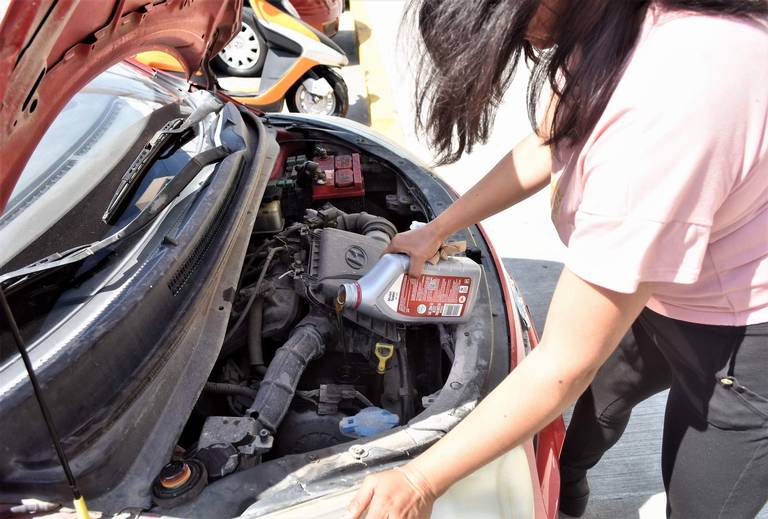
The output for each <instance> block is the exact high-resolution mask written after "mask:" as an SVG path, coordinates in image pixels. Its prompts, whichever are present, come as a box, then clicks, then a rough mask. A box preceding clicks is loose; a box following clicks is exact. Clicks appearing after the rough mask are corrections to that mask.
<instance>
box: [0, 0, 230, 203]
mask: <svg viewBox="0 0 768 519" xmlns="http://www.w3.org/2000/svg"><path fill="white" fill-rule="evenodd" d="M241 6H242V0H58V1H56V0H11V2H10V5H9V6H8V9H7V11H6V13H5V16H4V17H3V19H2V22H0V143H2V149H0V153H1V154H2V159H0V213H2V211H3V209H4V208H5V205H6V203H7V201H8V198H9V197H10V195H11V192H12V191H13V187H14V186H15V185H16V181H17V180H18V177H19V175H20V174H21V172H22V170H23V168H24V165H25V164H26V162H27V160H28V159H29V157H30V155H31V154H32V152H33V151H34V149H35V147H36V146H37V143H38V142H39V140H40V139H41V138H42V136H43V135H44V134H45V131H46V130H47V129H48V127H49V126H50V124H51V123H52V122H53V120H54V118H55V117H56V115H57V114H58V113H59V112H60V111H61V109H62V108H63V107H64V106H65V105H66V103H67V102H68V101H69V99H70V98H71V97H72V96H73V95H74V94H75V93H76V92H78V91H79V90H80V89H81V88H82V87H83V86H85V85H86V84H87V83H88V82H89V81H90V80H91V79H93V78H94V77H95V76H96V75H98V74H99V73H100V72H102V71H104V70H106V69H107V68H109V67H110V66H111V65H113V64H115V63H117V62H118V61H120V60H123V59H125V58H127V57H130V56H133V55H134V54H137V53H139V52H143V51H147V50H162V51H166V52H168V53H170V54H172V55H173V56H174V57H176V58H177V59H178V60H179V62H180V63H181V64H182V65H183V66H184V68H185V70H186V71H187V75H188V76H189V75H191V74H192V73H193V72H195V71H197V70H202V71H203V75H202V81H203V83H204V84H203V86H205V87H208V86H210V84H211V83H210V74H209V73H208V64H207V62H208V60H209V59H210V58H211V57H213V56H215V55H216V54H217V53H218V52H219V51H220V50H221V49H222V48H223V47H224V46H225V45H226V43H227V42H228V41H229V40H230V38H231V37H232V35H233V34H235V32H236V30H237V29H239V27H240V11H241ZM0 15H1V13H0Z"/></svg>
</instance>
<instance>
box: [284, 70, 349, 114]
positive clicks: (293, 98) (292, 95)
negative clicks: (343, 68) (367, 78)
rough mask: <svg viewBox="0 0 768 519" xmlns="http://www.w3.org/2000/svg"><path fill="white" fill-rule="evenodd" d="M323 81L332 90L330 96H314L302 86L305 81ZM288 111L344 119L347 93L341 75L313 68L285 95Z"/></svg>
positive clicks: (346, 109) (333, 71)
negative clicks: (334, 116)
mask: <svg viewBox="0 0 768 519" xmlns="http://www.w3.org/2000/svg"><path fill="white" fill-rule="evenodd" d="M309 78H311V79H325V80H326V81H327V82H328V84H329V85H330V86H331V89H332V90H333V95H332V96H330V95H329V96H314V95H312V94H311V93H310V92H309V91H308V90H307V88H306V87H305V86H304V81H305V80H307V79H309ZM285 104H286V105H287V106H288V110H289V111H291V112H296V113H305V114H312V115H336V116H338V117H345V116H346V115H347V111H348V110H349V92H348V91H347V84H346V83H345V82H344V78H343V77H341V74H339V73H338V72H336V71H335V70H333V69H330V68H327V67H315V68H314V69H312V70H310V71H309V72H307V74H305V75H304V76H303V77H302V78H301V79H300V80H299V81H297V82H296V83H295V84H294V85H293V86H292V87H291V88H290V89H289V90H288V93H287V94H286V95H285Z"/></svg>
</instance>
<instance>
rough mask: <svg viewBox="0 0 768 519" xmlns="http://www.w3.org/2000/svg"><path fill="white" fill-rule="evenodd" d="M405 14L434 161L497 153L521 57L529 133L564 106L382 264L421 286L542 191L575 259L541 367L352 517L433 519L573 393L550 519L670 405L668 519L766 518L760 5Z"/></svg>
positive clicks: (370, 492) (435, 1) (665, 459)
mask: <svg viewBox="0 0 768 519" xmlns="http://www.w3.org/2000/svg"><path fill="white" fill-rule="evenodd" d="M414 7H415V9H414ZM411 9H412V12H414V13H415V14H417V15H418V26H419V29H420V32H421V36H422V40H423V43H424V45H425V48H426V51H427V52H426V53H425V57H424V59H423V62H422V67H421V69H420V75H419V84H420V87H419V88H418V89H417V98H418V99H417V101H418V103H417V105H418V106H419V107H421V110H420V113H419V118H420V120H423V124H424V126H425V127H426V129H427V130H428V131H429V134H430V136H431V138H432V141H433V144H434V146H435V148H436V149H437V151H438V153H439V158H440V161H441V162H443V163H446V162H451V161H454V160H456V159H457V158H458V157H459V156H460V155H461V154H462V152H464V151H465V150H467V151H468V150H470V149H471V148H472V145H473V144H474V143H476V142H478V141H482V140H484V139H485V138H487V136H488V134H489V132H490V129H491V125H492V121H493V115H494V110H495V108H496V106H497V105H498V103H499V101H500V99H501V97H502V95H503V93H504V91H505V89H506V87H507V85H508V84H509V82H510V80H511V77H512V74H513V72H514V69H515V66H516V64H517V62H518V61H519V58H520V57H521V56H525V57H526V58H528V59H530V60H532V62H533V63H534V71H533V75H532V80H531V83H530V85H529V99H528V104H529V113H530V114H531V119H532V121H533V120H536V118H535V113H536V104H537V101H538V99H539V94H540V93H541V92H542V90H543V87H545V86H547V85H548V86H550V87H551V88H552V90H553V92H554V95H553V101H552V102H551V103H550V105H549V108H548V110H546V112H547V113H546V114H545V116H544V118H543V121H544V122H543V124H542V125H541V126H540V127H539V128H538V130H537V132H535V133H534V134H532V135H531V136H529V137H528V138H526V139H525V140H523V141H522V142H521V143H520V144H518V145H517V146H516V147H515V148H514V149H513V150H512V151H511V152H510V153H509V154H508V155H507V156H506V157H505V158H503V159H502V160H501V161H500V162H499V163H498V164H497V165H496V166H495V167H494V168H493V169H492V170H491V171H490V172H489V173H488V174H487V175H486V176H485V177H484V178H483V179H482V180H481V181H480V182H479V183H478V184H477V185H475V186H474V187H473V188H472V189H471V190H470V191H469V192H468V193H467V194H466V195H464V196H463V197H462V198H460V199H459V200H457V201H456V202H455V203H454V204H453V205H452V206H451V207H450V208H449V209H447V210H446V211H445V212H444V213H442V214H441V215H440V216H439V217H437V218H436V219H435V220H433V221H432V222H431V223H430V224H429V225H427V226H425V227H423V228H420V229H417V230H413V231H409V232H406V233H403V234H400V235H398V236H396V237H395V239H394V240H393V241H392V244H391V245H390V249H389V250H390V252H402V253H405V254H408V255H409V256H410V257H411V266H410V272H409V274H410V275H411V276H417V275H418V274H419V272H420V271H421V268H422V266H423V263H424V260H425V258H428V257H430V256H432V255H433V253H434V252H435V251H436V249H437V248H438V246H439V244H440V243H441V242H442V240H444V239H445V238H446V237H448V236H450V235H451V234H452V233H454V232H456V231H457V230H459V229H461V228H463V227H465V226H467V225H470V224H473V223H475V222H478V221H480V220H482V219H484V218H486V217H488V216H490V215H492V214H494V213H497V212H498V211H501V210H502V209H505V208H507V207H509V206H511V205H513V204H515V203H517V202H519V201H520V200H523V199H525V198H526V197H528V196H531V195H532V194H533V193H535V192H537V191H539V190H540V189H542V188H544V187H545V186H547V185H548V184H551V186H552V216H553V221H554V224H555V226H556V228H557V230H558V233H559V234H560V236H561V238H562V239H563V241H564V242H565V243H566V244H567V245H568V254H567V260H566V264H565V269H564V270H563V273H562V276H561V278H560V280H559V283H558V286H557V288H556V290H555V294H554V296H553V299H552V303H551V306H550V310H549V315H548V317H547V328H546V331H545V333H544V335H543V337H542V340H541V344H540V345H539V347H538V348H536V349H535V350H534V351H533V352H532V353H531V354H530V355H529V356H528V357H527V358H526V359H525V361H524V362H522V363H521V364H520V365H519V366H518V367H517V368H516V369H515V370H514V371H513V372H512V373H511V374H510V375H509V376H508V377H507V378H506V379H505V380H504V381H503V382H502V383H501V384H500V385H499V386H498V387H497V388H496V389H495V390H494V391H492V392H491V393H490V394H489V395H488V396H487V397H486V398H485V399H484V400H483V401H482V402H481V403H480V404H479V405H478V406H477V408H476V409H475V410H474V411H473V412H472V413H471V414H470V415H469V416H468V417H467V418H466V419H465V420H464V421H463V422H462V423H460V424H459V425H458V426H457V427H456V428H455V429H453V430H452V431H451V432H450V433H449V434H447V435H446V436H445V437H444V438H443V439H442V440H440V441H439V442H437V443H436V444H435V445H434V446H432V447H431V448H430V449H429V450H427V451H426V452H425V453H423V454H422V455H420V456H418V457H417V458H415V459H414V460H412V461H411V462H409V463H408V464H407V465H405V466H403V467H401V468H399V469H398V470H394V471H388V472H384V473H381V474H378V475H373V476H370V477H368V478H366V479H365V481H364V482H363V484H362V488H361V489H360V490H359V491H358V493H357V495H356V497H355V498H354V500H353V501H352V503H351V504H350V506H349V514H348V515H349V516H350V517H354V518H357V517H361V516H362V513H363V511H365V510H366V509H367V511H368V515H367V516H366V517H367V518H368V519H378V518H385V517H386V518H389V519H399V518H426V517H428V516H429V514H430V510H431V508H432V504H433V502H434V500H435V499H436V498H437V497H438V496H440V494H442V493H443V492H445V490H446V489H447V488H448V487H450V486H451V485H452V484H453V483H454V482H456V481H457V480H459V479H461V478H462V477H464V476H466V475H468V474H469V473H471V472H473V471H474V470H476V469H477V468H479V467H480V466H482V465H483V464H486V463H488V462H490V461H491V460H493V459H494V458H495V457H497V456H499V455H501V454H502V453H504V452H505V451H507V450H509V449H511V448H512V447H514V446H516V445H518V444H519V443H521V442H522V441H524V440H525V439H527V438H529V437H530V436H531V435H533V434H534V433H536V432H537V431H538V430H540V429H541V428H542V427H543V426H544V425H546V424H547V423H549V422H550V421H551V420H553V419H554V418H555V417H556V416H558V415H559V414H560V413H562V412H563V410H564V409H565V408H566V407H567V406H568V405H569V404H570V403H572V402H573V401H574V400H576V399H577V398H578V397H579V396H580V395H582V394H583V395H582V396H581V398H579V401H578V404H577V407H576V410H575V413H574V418H573V420H572V423H571V424H570V427H569V430H568V433H567V437H566V444H565V446H564V450H563V455H562V460H561V463H562V468H561V474H562V481H563V488H562V491H561V507H562V509H563V510H564V511H566V512H571V513H573V514H575V515H580V514H581V513H583V511H584V507H585V506H586V499H587V496H588V492H589V490H588V486H587V484H586V470H587V469H588V468H589V467H591V466H592V465H594V463H596V462H597V460H598V459H599V458H600V456H601V455H602V454H603V453H604V452H605V451H606V450H607V449H608V448H610V446H611V445H612V444H613V443H614V442H615V441H616V440H617V439H618V437H619V436H620V435H621V432H622V430H623V428H624V426H625V425H626V421H627V420H628V418H629V412H630V410H631V408H632V406H634V405H635V404H637V403H638V402H639V401H641V400H643V399H644V398H646V397H648V396H649V395H651V394H653V393H655V392H658V391H660V390H662V389H665V388H667V387H670V393H669V400H668V405H667V413H666V418H665V424H664V438H663V453H662V472H663V478H664V484H665V488H666V491H667V498H668V499H667V503H668V509H667V513H668V515H669V516H671V517H682V518H693V517H695V518H706V517H728V518H741V517H752V516H754V515H755V514H756V513H757V512H758V511H759V510H760V508H761V507H762V506H763V504H764V503H765V502H766V500H767V499H768V376H766V374H765V373H766V369H767V368H768V29H766V15H767V14H768V4H767V3H766V1H765V0H655V1H649V0H645V1H644V0H633V1H616V0H578V1H577V0H478V1H476V2H466V0H420V1H415V2H414V3H413V4H412V6H411ZM547 48H549V49H550V50H547V51H542V50H540V49H547ZM630 328H631V330H632V334H630V335H628V336H627V339H626V340H624V341H621V339H622V337H624V336H625V334H627V332H628V330H629V329H630ZM620 342H621V345H620V346H617V345H619V343H620ZM617 348H618V349H617ZM601 366H603V368H602V369H601ZM590 384H591V385H590ZM588 388H589V389H588ZM587 389H588V390H587ZM585 390H587V391H586V392H585ZM515 394H525V395H528V397H527V398H525V399H516V398H508V395H515ZM469 443H471V444H472V445H473V446H474V447H473V448H472V449H470V450H467V449H466V448H465V446H466V445H467V444H469ZM457 452H461V453H463V454H462V456H456V455H455V453H457ZM446 460H450V461H446Z"/></svg>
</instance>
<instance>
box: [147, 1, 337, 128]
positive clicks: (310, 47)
mask: <svg viewBox="0 0 768 519" xmlns="http://www.w3.org/2000/svg"><path fill="white" fill-rule="evenodd" d="M249 3H250V5H248V6H245V7H243V13H242V26H241V30H240V32H238V33H237V35H236V36H235V37H234V38H233V39H232V40H231V41H230V42H229V44H228V45H227V46H226V47H225V48H224V49H223V50H222V51H221V53H220V54H219V56H217V57H216V59H214V60H213V61H212V63H211V67H212V69H213V71H214V72H215V73H216V78H217V81H218V83H219V87H220V90H221V91H222V93H224V94H226V95H228V96H230V97H233V98H235V99H237V100H238V101H240V102H241V103H245V104H247V105H250V106H254V107H257V108H259V109H261V110H264V111H266V112H274V111H280V110H282V108H283V103H285V104H286V105H287V107H288V110H289V111H291V112H299V113H307V114H313V115H336V116H341V117H344V116H345V115H346V114H347V110H348V109H349V94H348V92H347V85H346V83H345V82H344V78H342V76H341V74H339V72H338V71H337V69H339V68H341V67H343V66H345V65H347V63H348V62H349V61H348V59H347V56H346V54H345V53H344V51H343V50H342V49H341V48H340V47H339V46H338V45H336V43H334V42H333V41H332V40H331V39H330V38H328V37H327V36H326V35H324V34H322V33H321V32H319V31H317V30H315V29H314V28H312V27H311V26H309V25H308V24H306V23H304V22H303V21H301V20H300V19H299V18H298V17H297V15H296V11H295V9H293V7H292V6H291V5H290V2H288V1H286V0H271V1H267V0H250V2H249ZM136 58H137V60H138V61H140V62H141V63H144V64H146V65H149V66H151V67H153V68H157V69H161V70H165V71H169V72H174V73H183V72H184V70H183V69H182V67H181V65H180V64H179V62H178V61H177V60H176V59H175V58H174V57H173V56H171V55H170V54H167V53H164V52H155V51H151V52H143V53H141V54H139V55H138V56H136Z"/></svg>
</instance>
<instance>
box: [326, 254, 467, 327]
mask: <svg viewBox="0 0 768 519" xmlns="http://www.w3.org/2000/svg"><path fill="white" fill-rule="evenodd" d="M409 262H410V258H409V257H408V256H406V255H405V254H384V255H383V256H381V259H379V261H378V263H376V265H374V266H373V268H371V270H370V271H368V273H367V274H365V275H364V276H363V277H362V278H360V280H358V281H356V282H354V283H344V284H343V285H342V286H341V287H340V288H339V296H338V301H339V303H340V304H343V305H344V308H345V309H347V308H349V309H351V310H354V311H356V312H360V313H362V314H365V315H368V316H371V317H377V318H380V319H386V320H390V321H397V322H403V323H461V322H465V321H467V320H469V318H470V316H471V314H472V308H473V307H474V305H475V300H476V299H477V293H478V289H479V287H478V285H479V283H480V278H481V276H482V269H481V268H480V265H478V264H477V263H475V262H474V261H472V260H471V259H469V258H466V257H462V256H453V257H450V258H447V259H443V260H441V261H439V262H438V263H437V264H436V265H431V264H429V263H426V264H425V265H424V271H423V272H422V274H421V276H420V277H419V278H418V279H416V280H413V279H411V278H409V277H408V276H407V275H406V273H407V272H408V264H409Z"/></svg>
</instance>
